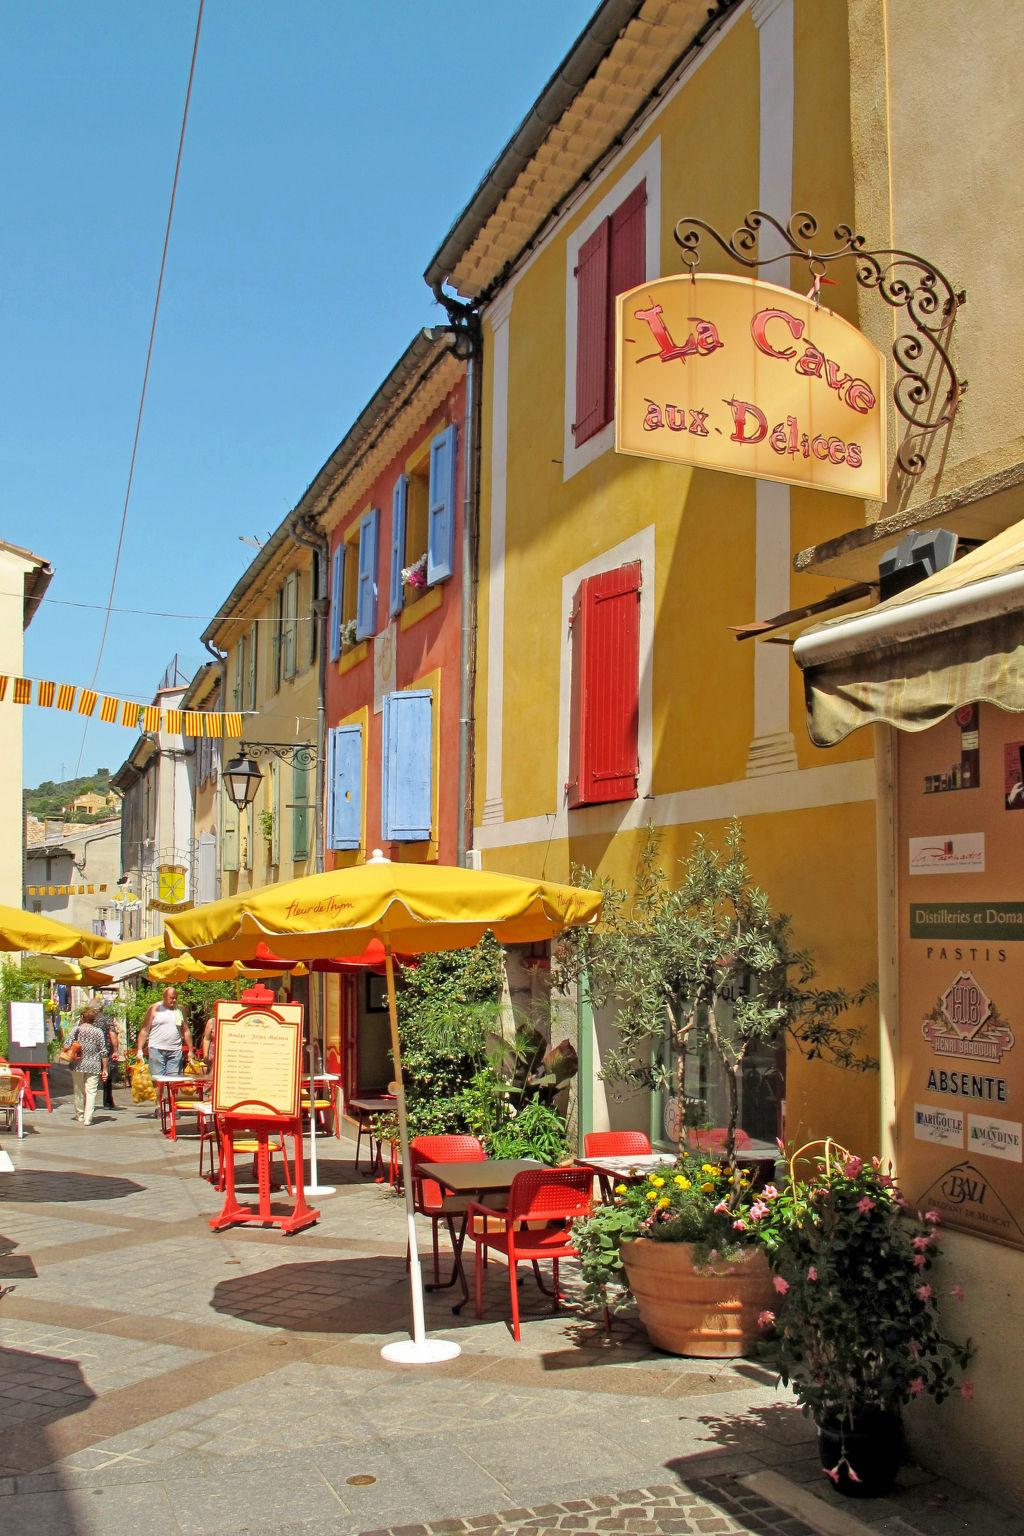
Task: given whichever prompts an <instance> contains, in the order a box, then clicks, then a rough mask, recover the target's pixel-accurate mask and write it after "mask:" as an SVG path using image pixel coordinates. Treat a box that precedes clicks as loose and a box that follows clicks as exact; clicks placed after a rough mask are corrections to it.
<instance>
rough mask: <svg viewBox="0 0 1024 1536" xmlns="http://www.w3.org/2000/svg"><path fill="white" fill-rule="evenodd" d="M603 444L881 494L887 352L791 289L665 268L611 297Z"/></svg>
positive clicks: (819, 486) (787, 480)
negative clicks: (610, 366)
mask: <svg viewBox="0 0 1024 1536" xmlns="http://www.w3.org/2000/svg"><path fill="white" fill-rule="evenodd" d="M615 342H616V352H615V447H616V449H617V450H618V452H619V453H632V454H636V455H638V456H639V457H641V458H645V459H669V460H671V461H673V462H674V463H679V464H693V465H695V466H699V467H700V468H702V469H718V470H725V471H726V472H727V473H729V474H739V475H753V476H755V477H756V478H757V479H759V480H781V481H784V482H785V483H786V484H789V485H807V486H813V487H814V488H815V489H816V490H823V491H838V492H840V493H842V494H843V495H847V496H863V497H867V498H870V499H881V498H883V497H884V495H885V410H884V393H885V359H884V358H883V356H882V354H881V352H880V351H879V350H878V348H877V347H876V346H874V344H873V343H872V342H870V341H868V339H867V337H866V336H863V335H862V334H861V332H860V331H858V330H857V329H856V327H855V326H852V325H851V324H850V323H849V321H847V320H844V319H842V318H841V316H839V315H836V314H833V313H832V311H831V310H828V309H825V308H824V307H822V308H816V307H815V305H814V303H813V301H812V300H811V299H808V298H803V297H801V295H800V294H798V293H794V292H793V291H792V290H791V289H789V288H779V287H777V286H776V285H775V284H774V283H763V282H760V281H758V280H756V279H754V278H749V277H729V276H724V275H722V276H720V275H717V274H706V275H695V276H693V277H690V276H686V275H683V276H678V277H664V278H661V279H659V280H658V281H656V282H653V283H645V284H643V285H642V286H641V287H639V288H631V289H630V290H629V291H628V292H627V293H623V294H620V295H619V297H618V298H617V299H616V336H615Z"/></svg>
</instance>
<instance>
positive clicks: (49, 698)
mask: <svg viewBox="0 0 1024 1536" xmlns="http://www.w3.org/2000/svg"><path fill="white" fill-rule="evenodd" d="M56 692H57V684H56V683H45V682H43V680H42V679H40V680H39V682H38V683H37V684H36V703H37V704H39V705H41V706H42V708H43V709H49V708H50V707H51V706H52V704H53V696H54V694H55V693H56Z"/></svg>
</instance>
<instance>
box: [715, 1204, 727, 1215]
mask: <svg viewBox="0 0 1024 1536" xmlns="http://www.w3.org/2000/svg"><path fill="white" fill-rule="evenodd" d="M728 1214H729V1206H728V1204H727V1202H726V1201H725V1200H719V1202H718V1204H717V1205H716V1206H715V1215H716V1216H727V1215H728Z"/></svg>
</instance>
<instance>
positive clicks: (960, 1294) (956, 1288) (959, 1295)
mask: <svg viewBox="0 0 1024 1536" xmlns="http://www.w3.org/2000/svg"><path fill="white" fill-rule="evenodd" d="M949 1294H950V1295H951V1296H953V1297H955V1298H956V1300H957V1301H963V1299H964V1297H965V1296H966V1295H967V1292H966V1291H965V1290H964V1288H963V1286H962V1285H953V1286H950V1290H949Z"/></svg>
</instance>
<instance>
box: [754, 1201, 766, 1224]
mask: <svg viewBox="0 0 1024 1536" xmlns="http://www.w3.org/2000/svg"><path fill="white" fill-rule="evenodd" d="M767 1215H768V1207H767V1206H766V1205H765V1203H764V1201H763V1200H755V1201H754V1203H753V1205H752V1206H751V1207H750V1216H751V1220H752V1221H763V1220H764V1218H765V1217H766V1216H767Z"/></svg>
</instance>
